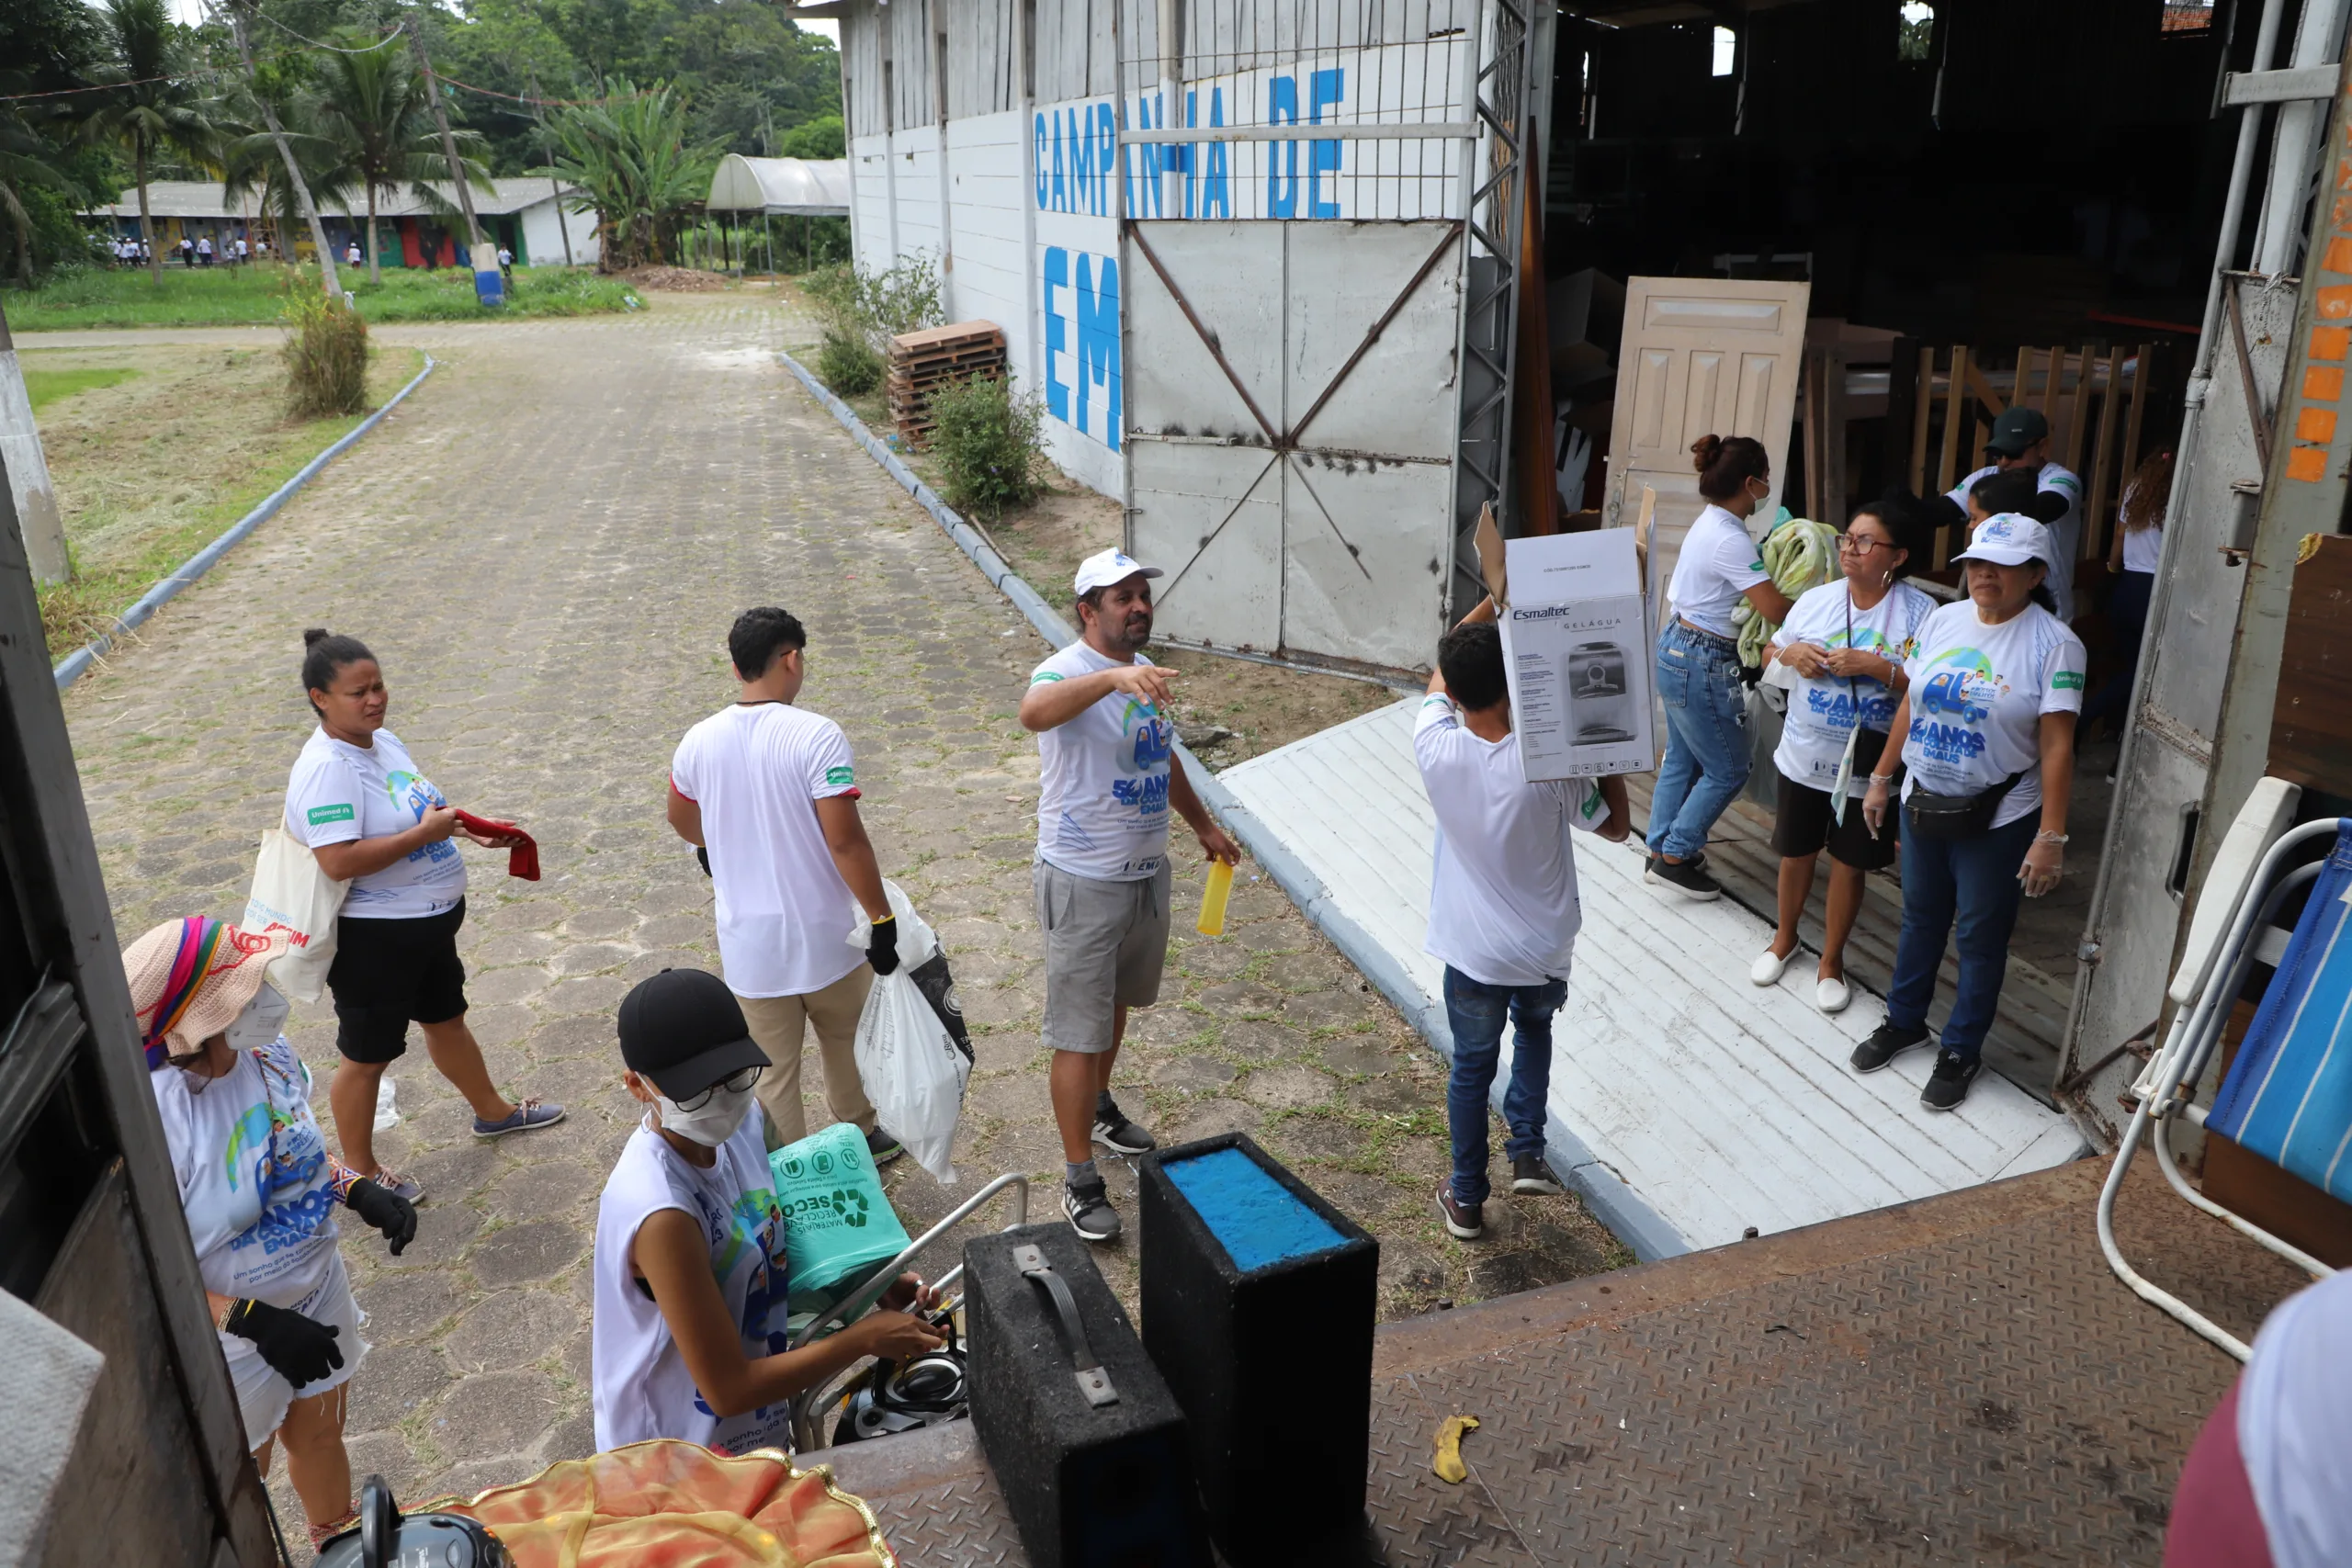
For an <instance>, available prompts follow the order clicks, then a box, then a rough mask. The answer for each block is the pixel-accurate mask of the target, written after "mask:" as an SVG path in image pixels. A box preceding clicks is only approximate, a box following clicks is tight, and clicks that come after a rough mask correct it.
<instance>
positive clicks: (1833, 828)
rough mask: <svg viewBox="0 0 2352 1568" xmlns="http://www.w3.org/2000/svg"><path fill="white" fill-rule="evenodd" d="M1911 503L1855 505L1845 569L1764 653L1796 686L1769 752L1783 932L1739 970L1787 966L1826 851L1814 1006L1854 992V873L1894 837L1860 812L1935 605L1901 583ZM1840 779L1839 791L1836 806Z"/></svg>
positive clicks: (1776, 977)
mask: <svg viewBox="0 0 2352 1568" xmlns="http://www.w3.org/2000/svg"><path fill="white" fill-rule="evenodd" d="M1915 504H1916V503H1915V502H1912V500H1911V498H1910V497H1909V496H1894V497H1890V498H1889V499H1888V500H1886V501H1883V502H1878V503H1876V504H1875V505H1871V506H1867V507H1864V508H1863V509H1862V510H1860V512H1857V513H1854V519H1853V521H1852V522H1850V523H1849V524H1847V525H1846V531H1845V532H1844V533H1843V534H1841V535H1839V536H1838V565H1839V567H1840V568H1841V569H1842V570H1843V571H1844V574H1845V575H1844V576H1843V577H1842V578H1840V579H1838V580H1836V581H1829V582H1825V583H1823V584H1822V585H1821V586H1820V587H1818V588H1815V589H1812V590H1809V591H1808V592H1805V593H1804V595H1803V596H1802V597H1800V598H1799V599H1798V600H1797V602H1796V607H1795V608H1793V609H1792V610H1791V611H1790V612H1789V618H1788V619H1787V620H1786V621H1785V622H1783V623H1782V624H1781V629H1780V631H1779V632H1778V633H1777V634H1776V635H1775V636H1774V637H1773V638H1772V646H1771V652H1770V656H1769V658H1768V660H1767V662H1771V661H1774V660H1777V661H1778V662H1780V663H1781V664H1783V665H1785V666H1787V668H1788V669H1789V671H1790V672H1791V673H1792V674H1793V675H1794V676H1795V677H1796V683H1795V684H1794V685H1793V686H1792V688H1791V689H1790V691H1789V713H1788V721H1787V723H1786V724H1784V725H1783V726H1782V727H1781V744H1780V746H1779V747H1778V749H1776V750H1774V751H1773V753H1772V765H1773V767H1774V768H1775V769H1776V770H1777V771H1778V772H1779V773H1780V797H1779V800H1778V801H1777V803H1776V804H1775V807H1774V810H1773V821H1772V849H1773V851H1774V852H1776V853H1777V854H1779V855H1780V857H1781V888H1780V892H1781V908H1780V913H1781V921H1780V929H1779V930H1778V931H1774V932H1773V933H1772V945H1771V946H1770V947H1768V948H1766V949H1765V950H1764V952H1763V953H1762V955H1761V956H1759V957H1758V959H1757V960H1756V963H1755V964H1754V965H1753V966H1752V967H1750V968H1749V970H1748V972H1747V977H1748V978H1749V979H1750V980H1752V981H1754V982H1755V983H1756V984H1757V985H1759V986H1770V985H1776V984H1778V983H1779V981H1780V978H1781V973H1782V972H1783V971H1785V970H1786V969H1787V968H1788V966H1789V959H1790V957H1791V956H1792V954H1794V953H1795V952H1796V950H1797V921H1798V919H1800V918H1801V917H1803V915H1804V905H1805V900H1806V898H1808V897H1811V895H1812V893H1813V873H1814V865H1815V862H1816V861H1817V860H1818V859H1819V857H1820V854H1821V852H1822V851H1823V850H1824V849H1826V850H1827V851H1828V852H1829V902H1828V908H1827V909H1826V919H1825V920H1824V922H1823V925H1824V928H1825V929H1824V931H1823V935H1822V942H1821V965H1820V968H1819V969H1818V970H1816V971H1815V976H1814V1002H1815V1006H1817V1007H1819V1008H1820V1009H1821V1010H1822V1011H1824V1012H1842V1011H1844V1010H1845V1008H1846V1004H1847V1003H1848V1002H1849V1001H1851V1000H1852V999H1853V993H1852V991H1851V990H1850V989H1849V987H1847V984H1846V939H1847V938H1848V937H1849V936H1850V935H1852V934H1853V930H1854V920H1855V919H1856V917H1858V916H1859V915H1860V913H1861V910H1862V876H1863V874H1865V873H1866V872H1872V871H1877V870H1880V869H1882V868H1883V867H1885V866H1889V865H1892V864H1894V839H1895V835H1894V834H1893V833H1891V832H1890V833H1883V834H1882V833H1879V832H1877V831H1875V830H1873V829H1871V826H1870V825H1869V824H1868V823H1866V822H1864V821H1863V820H1862V809H1861V796H1862V795H1863V794H1864V792H1865V791H1866V790H1868V788H1869V787H1870V777H1869V775H1870V771H1871V766H1872V765H1873V764H1874V763H1875V762H1876V761H1878V757H1879V753H1880V752H1881V751H1882V750H1884V749H1885V746H1886V728H1887V726H1888V724H1889V723H1891V722H1892V721H1893V719H1894V704H1895V700H1896V696H1897V694H1900V693H1901V692H1902V691H1903V689H1904V688H1905V685H1906V684H1908V682H1907V681H1906V680H1905V676H1904V673H1903V661H1904V660H1905V658H1906V657H1908V656H1909V654H1910V651H1911V646H1912V639H1913V638H1914V637H1917V635H1918V630H1919V624H1920V623H1921V622H1922V621H1924V620H1926V619H1927V618H1928V614H1929V612H1931V611H1932V610H1934V609H1935V607H1936V602H1935V601H1934V600H1933V599H1930V598H1929V597H1928V595H1927V594H1925V593H1923V592H1920V591H1919V590H1918V589H1917V588H1914V587H1913V586H1911V584H1909V583H1908V582H1905V581H1903V579H1904V578H1905V577H1906V576H1908V575H1909V573H1910V570H1911V560H1912V554H1911V546H1912V543H1913V541H1914V540H1915V539H1916V538H1917V528H1916V525H1915V523H1914V517H1913V511H1914V507H1915ZM1840 787H1842V788H1843V789H1844V790H1845V791H1846V793H1847V795H1848V798H1847V799H1846V800H1845V801H1844V802H1842V803H1841V802H1840V801H1839V800H1838V798H1837V792H1838V789H1839V788H1840Z"/></svg>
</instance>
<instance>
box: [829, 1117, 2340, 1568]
mask: <svg viewBox="0 0 2352 1568" xmlns="http://www.w3.org/2000/svg"><path fill="white" fill-rule="evenodd" d="M2104 1171H2105V1167H2104V1165H2103V1164H2096V1163H2089V1162H2086V1163H2084V1164H2081V1165H2075V1166H2070V1167H2066V1168H2062V1169H2059V1170H2054V1171H2048V1172H2043V1173H2041V1174H2039V1175H2035V1176H2030V1177H2025V1178H2021V1179H2018V1180H2015V1181H2007V1182H2001V1183H1997V1184H1995V1185H1993V1186H1989V1187H1985V1188H1979V1189H1976V1190H1973V1191H1969V1192H1962V1193H1954V1194H1951V1195H1950V1196H1946V1197H1941V1198H1936V1199H1930V1200H1928V1201H1923V1202H1919V1203H1912V1204H1905V1205H1900V1206H1897V1207H1895V1208H1892V1209H1886V1210H1881V1211H1879V1212H1876V1213H1869V1214H1862V1215H1858V1216H1855V1217H1853V1218H1851V1219H1847V1220H1839V1221H1835V1222H1832V1223H1830V1224H1824V1225H1818V1226H1815V1227H1813V1228H1811V1229H1808V1230H1804V1231H1796V1232H1791V1233H1788V1234H1786V1235H1781V1236H1774V1237H1766V1238H1763V1239H1762V1240H1759V1241H1751V1242H1745V1243H1742V1244H1740V1245H1738V1246H1736V1247H1723V1248H1718V1249H1716V1250H1714V1251H1711V1252H1703V1253H1695V1254H1692V1255H1690V1256H1688V1257H1684V1258H1674V1259H1671V1260H1669V1261H1667V1262H1664V1263H1658V1264H1652V1265H1649V1266H1647V1267H1645V1268H1640V1269H1626V1270H1623V1271H1622V1272H1620V1273H1616V1274H1608V1275H1600V1276H1597V1277H1594V1278H1592V1279H1589V1280H1577V1281H1575V1282H1573V1283H1571V1284H1567V1285H1561V1286H1555V1287H1552V1288H1550V1289H1547V1290H1543V1291H1534V1292H1528V1293H1526V1294H1524V1295H1518V1296H1508V1297H1503V1298H1501V1299H1499V1300H1497V1301H1492V1302H1487V1303H1481V1304H1479V1305H1477V1306H1476V1307H1471V1308H1468V1309H1465V1310H1463V1311H1459V1312H1452V1313H1439V1314H1430V1315H1429V1316H1426V1317H1422V1318H1418V1319H1413V1320H1410V1321H1408V1322H1405V1323H1399V1324H1392V1325H1388V1326H1387V1327H1386V1328H1384V1329H1383V1330H1382V1331H1381V1334H1380V1337H1379V1342H1378V1348H1377V1352H1376V1356H1377V1359H1376V1362H1375V1371H1374V1389H1373V1400H1374V1452H1373V1459H1372V1497H1371V1506H1370V1515H1371V1518H1370V1528H1369V1529H1368V1531H1367V1535H1366V1540H1365V1545H1364V1549H1363V1561H1364V1562H1367V1563H1370V1564H1382V1565H1385V1568H1408V1565H1410V1568H1452V1565H1454V1564H1479V1565H1492V1568H1527V1565H1530V1564H1544V1565H1551V1564H1566V1563H1575V1564H1578V1565H1583V1564H1603V1563H1607V1564H1628V1565H1631V1564H1652V1563H1657V1564H1698V1563H1724V1564H1735V1563H1736V1564H1778V1563H1857V1564H1859V1563H1884V1562H1955V1563H2036V1564H2038V1563H2053V1564H2054V1563H2127V1562H2133V1563H2136V1562H2145V1563H2151V1564H2153V1563H2154V1562H2157V1561H2158V1559H2159V1557H2160V1556H2161V1552H2162V1541H2163V1527H2164V1520H2165V1510H2166V1507H2167V1505H2168V1502H2169V1499H2170V1497H2171V1495H2172V1487H2173V1483H2174V1480H2175V1478H2176V1476H2177V1472H2178V1470H2179V1465H2180V1461H2181V1457H2182V1455H2183V1454H2184V1453H2185V1452H2186V1451H2187V1450H2188V1443H2189V1440H2190V1438H2192V1437H2193V1436H2194V1435H2195V1433H2196V1430H2197V1428H2198V1427H2199V1424H2200V1423H2201V1422H2202V1421H2203V1419H2204V1417H2205V1414H2206V1412H2207V1411H2209V1410H2210V1409H2211V1407H2212V1405H2213V1404H2214V1402H2215V1401H2216V1400H2218V1399H2219V1398H2220V1397H2221V1395H2222V1392H2223V1390H2224V1389H2226V1388H2227V1386H2228V1384H2229V1381H2230V1379H2231V1378H2232V1377H2233V1375H2234V1374H2235V1371H2236V1365H2235V1363H2234V1362H2233V1361H2231V1360H2230V1359H2228V1358H2226V1357H2225V1356H2223V1355H2222V1353H2221V1352H2220V1351H2218V1350H2215V1349H2213V1348H2211V1347H2209V1346H2207V1345H2206V1344H2205V1343H2204V1342H2203V1341H2201V1340H2199V1339H2197V1338H2196V1337H2193V1336H2191V1335H2190V1334H2189V1333H2188V1330H2186V1329H2184V1328H2182V1327H2180V1326H2179V1325H2177V1324H2175V1323H2174V1322H2173V1321H2172V1320H2171V1319H2170V1318H2167V1317H2165V1316H2163V1315H2162V1314H2158V1313H2156V1312H2155V1311H2154V1309H2153V1308H2149V1307H2146V1306H2143V1304H2141V1303H2140V1302H2139V1301H2138V1300H2137V1299H2136V1298H2134V1297H2133V1296H2131V1293H2130V1292H2127V1291H2126V1290H2125V1289H2124V1288H2123V1286H2122V1285H2121V1284H2120V1283H2119V1282H2118V1281H2117V1280H2115V1278H2114V1277H2113V1276H2112V1275H2111V1274H2110V1273H2109V1271H2108V1269H2107V1266H2106V1264H2105V1263H2104V1261H2103V1260H2102V1259H2101V1258H2100V1257H2099V1253H2098V1241H2097V1238H2096V1235H2095V1233H2094V1231H2093V1229H2092V1204H2093V1201H2094V1200H2095V1199H2096V1196H2097V1193H2098V1182H2099V1180H2100V1179H2101V1177H2102V1176H2103V1174H2104ZM2118 1219H2119V1224H2118V1229H2119V1234H2120V1236H2121V1238H2122V1242H2123V1245H2124V1247H2125V1249H2126V1251H2127V1253H2128V1254H2129V1255H2130V1256H2131V1258H2133V1260H2134V1261H2135V1262H2137V1263H2140V1264H2141V1266H2142V1267H2143V1269H2146V1270H2147V1271H2148V1272H2149V1273H2150V1274H2151V1275H2152V1277H2154V1278H2155V1279H2156V1280H2158V1281H2159V1282H2160V1283H2164V1284H2165V1285H2167V1286H2169V1287H2170V1288H2173V1289H2175V1290H2177V1291H2179V1292H2182V1293H2184V1294H2186V1295H2187V1296H2188V1298H2189V1299H2190V1300H2192V1301H2196V1302H2199V1303H2204V1304H2206V1305H2207V1306H2208V1307H2209V1308H2211V1310H2212V1311H2213V1312H2214V1314H2215V1315H2216V1316H2217V1317H2218V1318H2219V1319H2220V1320H2221V1321H2222V1322H2223V1323H2225V1324H2227V1325H2230V1326H2232V1327H2233V1328H2234V1329H2236V1330H2237V1331H2238V1332H2240V1333H2250V1332H2251V1330H2252V1329H2253V1328H2254V1327H2255V1325H2256V1324H2258V1323H2259V1322H2260V1320H2261V1318H2262V1316H2263V1314H2266V1313H2267V1311H2268V1310H2269V1308H2270V1307H2271V1306H2273V1305H2275V1304H2276V1303H2278V1301H2279V1300H2280V1299H2282V1298H2283V1297H2284V1296H2285V1295H2287V1294H2288V1293H2290V1292H2292V1291H2293V1290H2295V1289H2296V1288H2298V1287H2299V1286H2300V1285H2301V1284H2302V1283H2303V1282H2304V1280H2303V1277H2302V1276H2301V1274H2299V1273H2298V1272H2297V1271H2295V1270H2294V1269H2290V1268H2288V1267H2287V1266H2285V1265H2284V1264H2282V1263H2280V1262H2278V1260H2277V1259H2275V1258H2271V1257H2269V1255H2267V1253H2263V1252H2261V1251H2259V1250H2258V1249H2256V1248H2255V1247H2252V1246H2251V1245H2250V1244H2248V1243H2245V1242H2243V1241H2241V1240H2240V1239H2239V1238H2237V1237H2236V1236H2235V1235H2233V1234H2231V1233H2229V1232H2227V1231H2225V1230H2224V1229H2223V1228H2222V1227H2221V1226H2220V1225H2219V1224H2216V1223H2214V1222H2211V1221H2208V1220H2206V1219H2204V1218H2203V1217H2202V1216H2199V1215H2195V1214H2193V1213H2191V1212H2190V1211H2189V1210H2188V1208H2187V1207H2186V1206H2185V1205H2182V1204H2181V1203H2179V1202H2178V1201H2177V1200H2176V1199H2173V1198H2172V1197H2171V1196H2170V1195H2169V1194H2168V1193H2165V1192H2163V1191H2162V1190H2161V1189H2160V1187H2159V1185H2158V1183H2157V1182H2156V1181H2155V1180H2154V1179H2151V1180H2150V1181H2149V1182H2148V1183H2146V1184H2144V1185H2142V1184H2137V1183H2135V1184H2134V1185H2133V1186H2132V1187H2131V1188H2130V1189H2128V1190H2126V1193H2125V1195H2124V1199H2123V1201H2122V1204H2121V1205H2120V1210H2119V1216H2118ZM1456 1414H1464V1415H1472V1416H1477V1417H1478V1418H1479V1421H1480V1423H1481V1425H1480V1427H1479V1428H1478V1430H1477V1431H1476V1432H1474V1433H1472V1434H1470V1435H1469V1437H1468V1438H1465V1440H1464V1445H1463V1455H1464V1459H1465V1461H1467V1462H1468V1463H1469V1465H1470V1467H1471V1478H1470V1480H1469V1481H1467V1482H1466V1483H1464V1484H1462V1485H1460V1486H1448V1485H1446V1484H1444V1483H1442V1482H1440V1481H1438V1480H1437V1479H1436V1477H1435V1476H1434V1475H1432V1474H1431V1473H1430V1446H1431V1441H1432V1438H1433V1437H1434V1434H1435V1432H1436V1430H1437V1427H1438V1425H1439V1423H1440V1422H1441V1421H1442V1420H1443V1419H1444V1418H1445V1417H1446V1416H1452V1415H1456ZM810 1457H811V1459H812V1460H813V1461H832V1462H833V1463H834V1465H835V1468H836V1472H837V1474H838V1476H839V1478H840V1481H841V1483H842V1485H843V1486H845V1487H847V1488H848V1489H849V1490H851V1491H853V1492H856V1493H859V1494H860V1495H864V1496H865V1497H866V1498H868V1499H869V1500H870V1501H871V1502H872V1503H873V1504H874V1505H875V1507H876V1512H877V1514H878V1515H879V1516H880V1517H881V1520H882V1524H883V1529H884V1533H885V1534H886V1535H887V1536H888V1539H889V1540H890V1542H891V1544H892V1546H893V1547H894V1548H895V1549H896V1550H897V1551H898V1552H899V1557H900V1561H901V1562H905V1563H907V1564H910V1568H913V1565H923V1568H928V1565H931V1564H941V1565H947V1564H954V1565H957V1568H961V1565H963V1564H1005V1565H1007V1568H1011V1565H1013V1564H1022V1565H1023V1568H1025V1564H1026V1562H1027V1558H1026V1557H1025V1556H1024V1555H1023V1552H1022V1550H1021V1545H1020V1541H1019V1539H1018V1537H1017V1536H1016V1535H1015V1534H1014V1532H1013V1530H1012V1526H1011V1523H1010V1521H1009V1520H1008V1519H1007V1518H1006V1517H1005V1515H1004V1513H1003V1510H1002V1507H1001V1501H1000V1499H999V1497H998V1495H997V1493H996V1487H995V1482H994V1480H993V1478H992V1477H990V1476H989V1472H988V1470H987V1467H986V1464H985V1462H984V1461H983V1460H982V1458H981V1456H980V1453H979V1450H978V1445H977V1444H976V1443H975V1442H974V1441H973V1440H972V1438H971V1435H970V1428H969V1427H968V1426H962V1425H959V1426H956V1427H946V1428H942V1429H939V1430H935V1431H932V1432H927V1433H922V1434H917V1435H914V1436H911V1437H908V1438H899V1439H895V1440H892V1441H889V1442H887V1443H876V1444H871V1445H865V1446H863V1447H862V1448H857V1447H854V1448H850V1449H842V1450H833V1451H832V1452H830V1453H826V1454H819V1455H813V1456H810Z"/></svg>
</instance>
